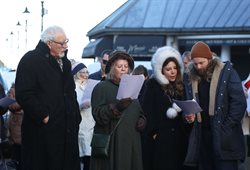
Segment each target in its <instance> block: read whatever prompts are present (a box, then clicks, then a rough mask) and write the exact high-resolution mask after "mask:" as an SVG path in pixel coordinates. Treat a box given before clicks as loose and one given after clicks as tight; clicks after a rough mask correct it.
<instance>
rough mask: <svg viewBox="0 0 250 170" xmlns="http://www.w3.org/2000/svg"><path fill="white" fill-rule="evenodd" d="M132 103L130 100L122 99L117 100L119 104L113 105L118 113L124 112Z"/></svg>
mask: <svg viewBox="0 0 250 170" xmlns="http://www.w3.org/2000/svg"><path fill="white" fill-rule="evenodd" d="M131 103H132V99H131V98H124V99H121V100H119V102H118V103H117V104H116V105H115V107H116V109H117V110H118V111H119V112H122V111H123V110H125V109H126V108H127V107H128V106H129V105H130V104H131Z"/></svg>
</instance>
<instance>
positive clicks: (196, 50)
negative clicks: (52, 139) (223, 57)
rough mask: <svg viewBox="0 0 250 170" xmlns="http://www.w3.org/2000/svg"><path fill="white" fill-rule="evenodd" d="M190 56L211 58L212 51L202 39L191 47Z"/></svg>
mask: <svg viewBox="0 0 250 170" xmlns="http://www.w3.org/2000/svg"><path fill="white" fill-rule="evenodd" d="M191 58H192V59H193V58H207V59H212V52H211V50H210V48H209V46H208V45H207V44H205V43H204V42H202V41H198V42H197V43H195V44H194V45H193V47H192V49H191Z"/></svg>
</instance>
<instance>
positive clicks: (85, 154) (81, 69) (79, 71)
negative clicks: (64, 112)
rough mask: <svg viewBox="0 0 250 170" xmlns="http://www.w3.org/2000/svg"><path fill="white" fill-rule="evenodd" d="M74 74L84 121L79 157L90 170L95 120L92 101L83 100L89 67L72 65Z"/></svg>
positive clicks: (80, 132)
mask: <svg viewBox="0 0 250 170" xmlns="http://www.w3.org/2000/svg"><path fill="white" fill-rule="evenodd" d="M72 74H73V76H74V80H75V84H76V95H77V101H78V103H79V105H80V111H81V117H82V121H81V123H80V127H79V134H78V142H79V156H80V159H81V162H82V164H83V166H84V168H83V169H84V170H89V165H90V155H91V147H90V143H91V139H92V136H93V130H94V126H95V120H94V118H93V116H92V112H91V104H90V99H89V100H88V99H85V100H84V99H83V94H84V91H85V89H86V85H87V82H88V76H89V72H88V69H87V67H86V66H85V65H84V64H83V63H80V62H73V63H72Z"/></svg>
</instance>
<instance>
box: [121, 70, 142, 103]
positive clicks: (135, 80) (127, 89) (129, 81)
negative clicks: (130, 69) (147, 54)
mask: <svg viewBox="0 0 250 170" xmlns="http://www.w3.org/2000/svg"><path fill="white" fill-rule="evenodd" d="M143 82H144V76H143V75H128V74H123V75H122V76H121V81H120V85H119V89H118V93H117V96H116V98H117V99H118V100H120V99H124V98H129V97H130V98H131V99H137V98H138V95H139V93H140V90H141V88H142V85H143Z"/></svg>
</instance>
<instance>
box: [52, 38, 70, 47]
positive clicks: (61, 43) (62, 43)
mask: <svg viewBox="0 0 250 170" xmlns="http://www.w3.org/2000/svg"><path fill="white" fill-rule="evenodd" d="M50 41H51V42H53V43H56V44H60V45H61V46H62V47H63V46H64V45H66V44H68V42H69V39H66V40H65V41H64V42H57V41H54V40H50Z"/></svg>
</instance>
